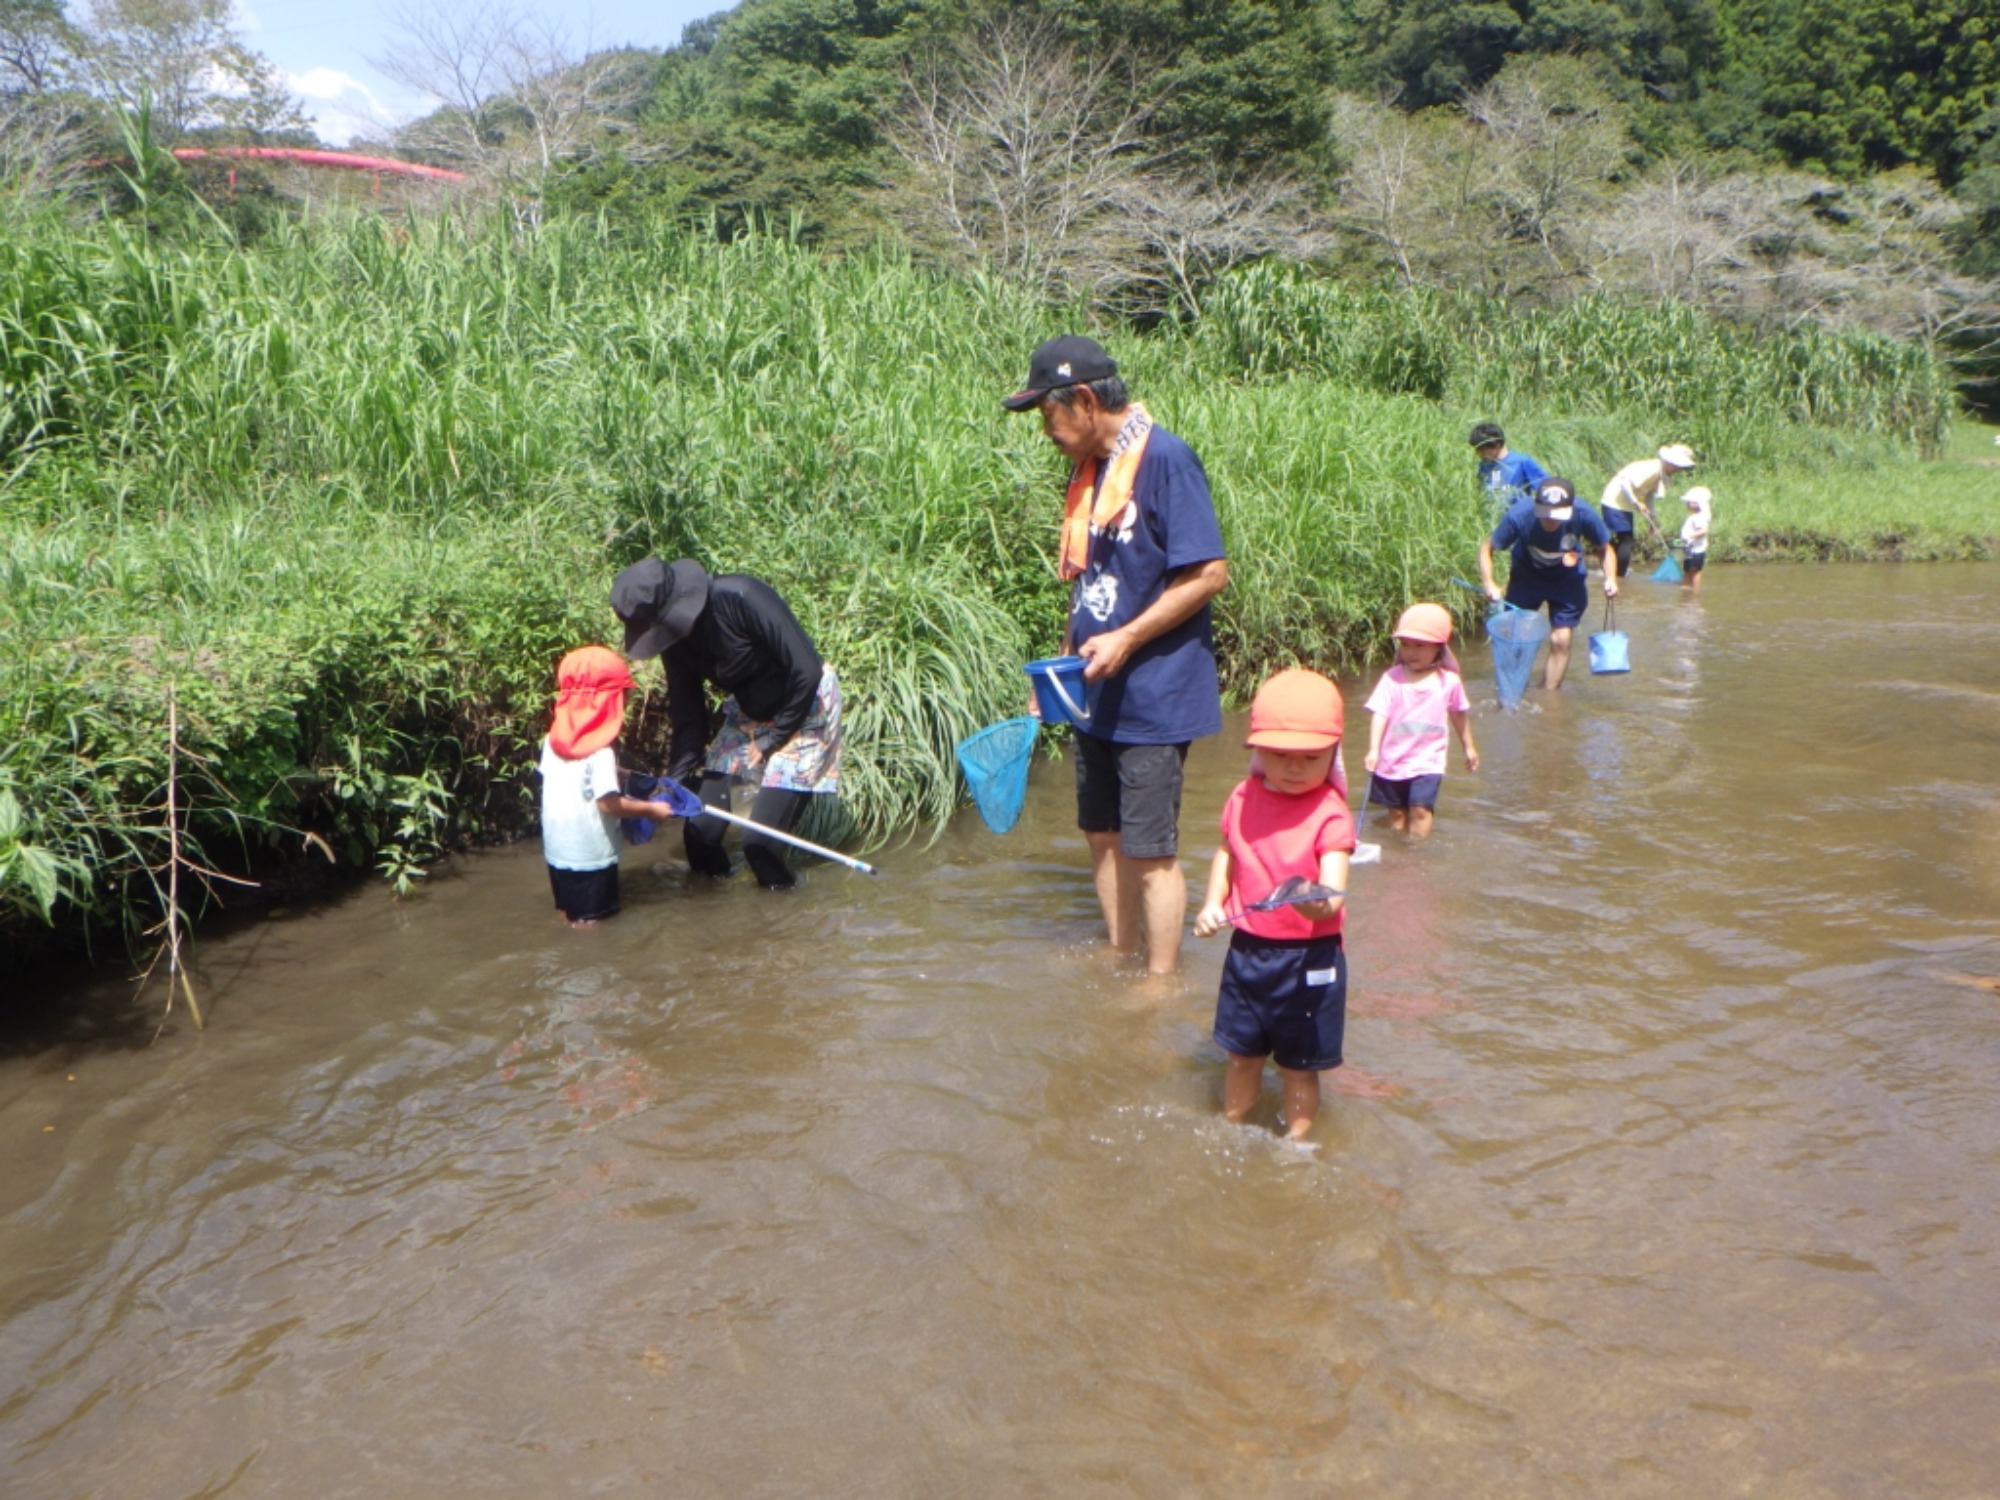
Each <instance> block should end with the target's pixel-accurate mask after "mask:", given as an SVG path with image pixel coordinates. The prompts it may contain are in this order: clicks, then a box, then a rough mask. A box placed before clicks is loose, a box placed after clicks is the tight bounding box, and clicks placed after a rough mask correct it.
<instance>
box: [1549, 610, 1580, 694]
mask: <svg viewBox="0 0 2000 1500" xmlns="http://www.w3.org/2000/svg"><path fill="white" fill-rule="evenodd" d="M1572 634H1574V632H1573V630H1572V629H1571V627H1569V626H1567V625H1565V626H1563V627H1562V628H1561V629H1559V630H1551V631H1550V632H1549V663H1548V666H1547V668H1546V669H1544V671H1543V674H1542V686H1543V687H1545V688H1547V689H1548V690H1549V691H1550V692H1552V693H1553V692H1554V691H1556V689H1558V688H1560V687H1561V686H1562V685H1563V674H1564V673H1565V672H1567V671H1568V670H1569V639H1570V636H1571V635H1572Z"/></svg>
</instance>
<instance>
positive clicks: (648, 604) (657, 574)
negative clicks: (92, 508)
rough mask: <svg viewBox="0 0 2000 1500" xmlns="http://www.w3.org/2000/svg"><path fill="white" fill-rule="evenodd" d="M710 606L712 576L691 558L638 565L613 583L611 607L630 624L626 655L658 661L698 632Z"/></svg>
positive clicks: (637, 658) (636, 659)
mask: <svg viewBox="0 0 2000 1500" xmlns="http://www.w3.org/2000/svg"><path fill="white" fill-rule="evenodd" d="M707 605H708V570H707V569H705V568H704V567H702V565H701V564H700V563H698V562H696V561H695V560H694V559H693V558H691V557H683V558H681V559H679V560H678V561H676V562H673V563H663V562H661V561H660V560H659V559H658V558H657V557H649V558H647V559H646V560H645V561H644V562H635V563H633V564H632V566H631V567H629V568H627V569H626V570H625V571H624V572H622V573H620V574H619V575H618V576H617V577H616V578H614V579H612V580H611V607H612V608H613V609H614V610H616V611H617V612H618V618H619V619H621V620H623V621H624V622H625V654H626V655H627V656H629V657H631V658H632V659H633V660H634V661H644V660H645V659H646V658H647V657H649V656H658V655H659V654H660V653H661V652H662V651H664V650H666V649H667V647H669V646H671V645H673V644H674V643H675V642H677V641H679V640H680V639H681V638H682V637H684V636H685V635H686V634H687V633H688V632H689V631H690V630H692V629H693V628H694V622H695V621H696V620H697V619H699V618H700V617H701V612H702V610H703V609H704V608H706V607H707Z"/></svg>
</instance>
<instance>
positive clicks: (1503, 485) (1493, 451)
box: [1470, 422, 1549, 519]
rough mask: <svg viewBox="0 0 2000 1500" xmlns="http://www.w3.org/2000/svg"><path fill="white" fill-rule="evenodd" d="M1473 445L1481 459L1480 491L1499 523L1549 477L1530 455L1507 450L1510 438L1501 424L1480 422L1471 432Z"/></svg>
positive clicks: (1474, 450) (1473, 449)
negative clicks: (1501, 428) (1501, 518)
mask: <svg viewBox="0 0 2000 1500" xmlns="http://www.w3.org/2000/svg"><path fill="white" fill-rule="evenodd" d="M1470 441H1471V443H1472V451H1473V452H1474V453H1475V454H1477V455H1478V457H1479V487H1480V489H1481V490H1483V491H1484V492H1485V494H1486V498H1487V500H1488V501H1489V502H1490V503H1491V505H1492V507H1493V514H1494V516H1495V518H1496V519H1497V518H1498V517H1500V516H1504V515H1506V514H1507V512H1508V511H1509V510H1511V509H1512V508H1513V507H1514V506H1515V505H1516V504H1517V503H1519V502H1520V501H1523V500H1526V499H1527V498H1528V497H1529V496H1531V495H1533V494H1534V493H1535V486H1536V485H1538V484H1540V483H1541V482H1542V481H1543V480H1544V479H1547V478H1548V477H1549V475H1548V471H1547V470H1546V469H1544V468H1543V467H1542V466H1541V465H1540V464H1538V463H1536V462H1535V461H1534V460H1533V459H1532V458H1530V457H1528V455H1527V454H1525V453H1516V452H1514V451H1513V450H1512V449H1511V448H1509V447H1508V446H1507V434H1506V433H1504V432H1502V431H1501V430H1500V424H1499V423H1498V422H1481V423H1480V424H1479V425H1478V426H1477V427H1475V428H1473V429H1472V436H1471V438H1470Z"/></svg>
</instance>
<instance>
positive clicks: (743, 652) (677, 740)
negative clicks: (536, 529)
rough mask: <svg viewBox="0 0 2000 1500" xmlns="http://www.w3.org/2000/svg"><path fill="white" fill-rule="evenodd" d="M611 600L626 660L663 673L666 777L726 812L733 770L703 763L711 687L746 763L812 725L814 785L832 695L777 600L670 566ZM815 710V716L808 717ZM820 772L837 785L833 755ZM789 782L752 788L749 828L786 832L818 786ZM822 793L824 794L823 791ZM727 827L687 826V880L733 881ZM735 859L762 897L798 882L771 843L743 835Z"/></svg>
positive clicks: (694, 568)
mask: <svg viewBox="0 0 2000 1500" xmlns="http://www.w3.org/2000/svg"><path fill="white" fill-rule="evenodd" d="M611 597H612V607H613V608H614V609H615V610H617V612H618V615H619V618H620V619H622V620H623V621H624V622H625V651H626V654H627V655H628V656H632V657H634V658H636V659H642V660H643V659H644V658H645V657H648V656H653V655H658V656H660V658H661V665H662V667H663V668H664V669H665V672H666V678H667V721H668V723H669V725H670V726H671V728H672V731H673V744H672V750H671V756H670V759H669V762H668V766H667V774H668V775H670V776H672V777H674V778H675V779H676V780H678V781H688V782H691V781H694V780H695V778H696V777H697V776H699V778H700V780H699V783H698V788H699V791H700V793H701V798H702V800H703V801H704V802H706V803H708V804H709V805H710V806H712V807H726V806H727V805H728V797H729V781H730V770H729V768H728V767H727V766H725V765H719V764H717V763H716V757H715V756H713V755H712V754H711V747H712V742H714V741H715V740H716V737H717V736H716V730H717V728H718V726H717V725H716V724H715V723H714V722H713V721H712V716H711V714H710V711H709V694H708V690H709V687H710V685H713V686H714V687H715V688H716V689H718V690H719V691H720V692H721V693H722V694H723V695H724V696H725V698H726V699H728V700H730V701H729V702H727V703H726V704H725V715H724V718H725V722H726V723H731V724H735V725H737V726H738V727H739V729H740V730H741V731H743V732H747V736H748V740H749V743H750V745H751V746H752V747H754V751H755V754H754V756H753V757H750V758H751V759H752V760H754V762H755V763H756V764H757V765H759V766H769V765H771V764H772V758H773V757H774V756H778V755H780V753H781V752H783V751H784V750H785V749H786V747H787V746H790V745H794V742H796V741H799V740H800V736H801V732H802V731H805V730H806V729H807V727H808V721H812V722H813V725H814V727H813V730H812V733H811V734H810V735H808V736H807V738H809V739H813V738H816V739H817V740H818V742H819V743H818V745H817V746H816V749H817V751H818V752H821V754H820V755H815V756H814V757H813V758H811V760H810V765H811V770H810V771H809V772H808V775H809V776H810V777H817V775H818V774H819V767H820V766H821V764H822V758H821V756H822V755H823V752H825V751H826V750H827V749H828V748H829V746H828V744H827V742H826V735H827V726H826V724H825V714H824V707H825V705H824V703H823V701H822V694H823V692H825V691H827V690H828V689H829V688H831V691H832V692H833V694H834V704H835V718H834V724H833V728H832V734H833V735H834V736H835V738H836V741H837V734H838V717H837V715H838V708H837V705H838V688H837V687H834V686H832V685H831V684H830V683H828V682H827V681H826V679H828V678H830V677H831V676H832V674H831V673H829V672H827V671H826V668H825V663H824V662H823V661H822V660H821V659H820V654H819V652H818V651H817V650H816V649H814V647H813V643H812V640H811V639H810V638H809V637H808V636H807V635H806V633H805V629H804V628H803V627H802V626H801V625H800V624H799V622H798V619H797V617H796V616H794V615H793V614H792V612H791V610H790V609H789V608H788V607H787V606H786V604H785V601H784V600H783V599H782V598H780V597H779V596H778V593H777V591H776V590H774V589H773V588H772V587H771V586H770V585H769V584H767V583H765V582H763V581H762V580H761V579H757V578H752V577H750V576H748V575H747V574H742V573H725V574H721V575H717V576H713V577H711V576H710V575H709V574H708V573H707V572H705V571H704V570H703V569H702V568H701V566H700V565H699V564H698V563H695V562H693V561H692V560H690V559H688V558H682V559H680V560H679V561H677V562H675V563H673V564H672V565H671V566H669V565H668V564H665V563H662V562H660V561H659V559H657V558H648V559H647V560H646V561H644V562H641V563H635V564H633V566H631V567H629V568H627V569H626V570H625V571H624V572H622V573H620V574H619V575H618V578H617V580H616V582H614V583H613V585H612V596H611ZM816 709H819V710H820V711H821V712H820V713H819V714H818V715H817V716H816V715H815V710H816ZM722 758H723V759H724V760H727V759H729V757H727V756H724V757H722ZM740 758H741V757H740V756H739V759H740ZM795 759H796V757H795ZM825 760H826V761H829V762H830V764H828V765H827V770H828V771H830V773H831V775H832V776H833V777H837V774H838V769H837V767H838V758H837V754H835V755H832V756H830V757H825ZM739 769H740V767H739ZM787 779H788V781H789V784H786V785H773V784H772V783H771V781H770V780H769V779H767V780H766V782H765V784H764V785H762V786H761V787H760V788H759V790H758V793H757V799H756V803H755V805H754V807H753V808H752V809H751V813H750V816H751V817H752V818H753V819H754V820H755V821H757V822H759V823H762V824H764V825H765V826H767V827H771V828H776V829H778V830H780V831H788V830H789V829H790V828H791V826H792V825H793V824H794V823H795V822H797V821H798V817H799V814H800V813H801V812H802V811H803V810H804V807H805V799H806V798H807V797H808V796H811V795H812V794H813V792H814V791H816V790H821V789H822V788H821V787H820V786H819V785H818V784H817V782H816V781H814V782H813V784H810V785H801V784H800V781H799V778H798V777H797V776H793V777H791V778H787ZM823 789H825V790H831V789H832V782H831V780H830V781H829V782H828V784H827V785H826V786H825V787H824V788H823ZM726 827H727V825H726V824H724V823H723V822H722V820H721V819H719V818H696V819H693V820H691V821H690V822H689V823H688V824H687V825H686V834H685V838H686V848H687V856H688V864H689V866H690V868H692V869H695V870H699V871H701V872H703V873H705V874H711V875H727V874H729V873H730V868H729V855H728V853H727V852H726V851H725V850H724V849H723V847H722V835H723V831H724V829H725V828H726ZM743 857H744V860H745V862H746V863H747V864H749V866H750V868H751V870H752V871H753V872H754V873H755V874H756V876H757V879H758V881H759V883H761V884H763V885H766V886H787V885H790V884H792V883H793V881H794V879H795V878H796V877H795V876H794V875H793V874H792V872H791V868H790V866H789V865H788V864H787V863H786V862H785V858H784V853H783V847H782V846H781V845H780V844H779V843H778V842H777V841H776V840H772V839H764V838H760V837H759V836H758V835H757V834H755V833H751V834H748V835H747V836H746V837H745V838H744V841H743Z"/></svg>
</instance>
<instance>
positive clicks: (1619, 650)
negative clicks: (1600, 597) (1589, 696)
mask: <svg viewBox="0 0 2000 1500" xmlns="http://www.w3.org/2000/svg"><path fill="white" fill-rule="evenodd" d="M1616 623H1617V622H1616V621H1614V620H1613V619H1612V618H1611V601H1610V600H1609V599H1606V600H1605V601H1604V629H1602V630H1600V631H1598V632H1597V633H1596V634H1595V635H1593V636H1592V637H1591V638H1590V670H1591V671H1592V673H1594V674H1595V675H1597V676H1599V677H1603V676H1605V675H1607V674H1609V673H1612V672H1629V671H1631V670H1632V655H1631V645H1632V643H1631V642H1630V641H1628V640H1626V638H1625V632H1624V631H1622V630H1616V629H1613V628H1612V627H1613V626H1614V625H1615V624H1616Z"/></svg>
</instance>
